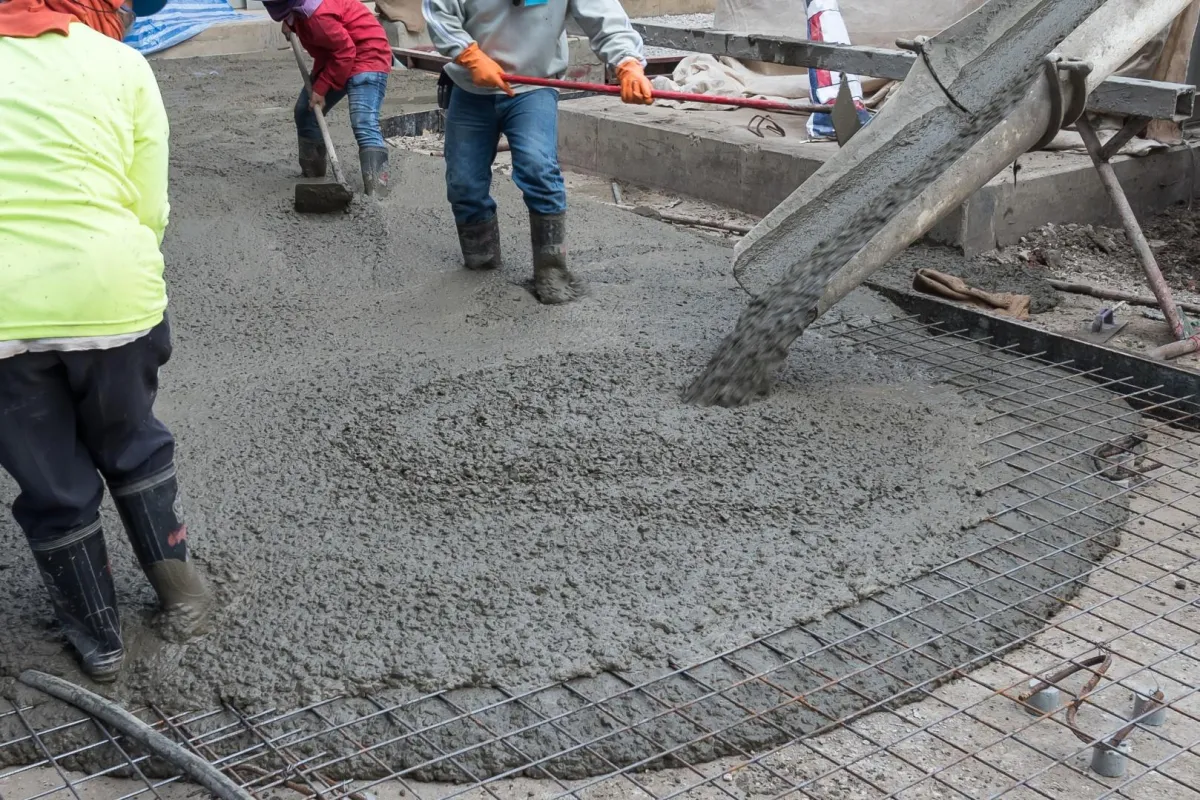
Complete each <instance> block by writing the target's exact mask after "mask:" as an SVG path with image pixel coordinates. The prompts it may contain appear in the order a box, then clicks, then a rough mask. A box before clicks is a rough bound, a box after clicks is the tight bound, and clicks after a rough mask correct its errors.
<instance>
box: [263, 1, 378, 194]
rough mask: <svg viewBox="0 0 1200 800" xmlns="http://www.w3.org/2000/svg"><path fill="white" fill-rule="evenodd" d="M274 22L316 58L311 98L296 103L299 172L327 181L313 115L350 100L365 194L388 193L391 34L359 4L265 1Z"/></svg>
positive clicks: (307, 95) (322, 146) (305, 95)
mask: <svg viewBox="0 0 1200 800" xmlns="http://www.w3.org/2000/svg"><path fill="white" fill-rule="evenodd" d="M263 6H264V7H265V8H266V9H267V13H269V14H270V15H271V19H273V20H275V21H276V22H282V23H283V26H284V29H285V31H289V30H290V31H292V32H294V33H295V34H296V36H298V37H299V39H300V44H301V45H303V46H304V49H305V50H307V51H308V54H309V55H310V56H312V58H313V70H312V93H311V94H310V93H309V91H308V89H303V90H301V92H300V98H299V100H297V101H296V110H295V113H296V133H297V135H298V137H299V146H300V170H301V172H302V173H303V174H304V177H306V178H323V177H324V176H325V163H326V156H327V154H326V152H325V144H324V141H323V140H322V138H321V129H320V127H319V126H318V125H317V117H316V114H314V113H313V109H315V108H320V109H321V110H322V111H326V110H328V109H330V108H333V106H334V105H335V104H336V103H337V102H338V101H339V100H341V99H342V98H343V97H349V98H350V127H351V128H353V129H354V138H355V139H357V140H358V160H359V164H360V165H361V166H362V176H363V189H364V190H365V191H366V193H367V194H369V195H372V194H377V193H379V192H381V191H382V190H384V189H386V188H387V182H388V168H387V166H388V151H387V143H386V142H385V141H384V140H383V132H382V131H380V129H379V110H380V108H381V107H382V106H383V95H384V92H386V91H387V80H388V73H389V72H391V70H392V47H391V44H389V42H388V38H387V33H385V32H384V30H383V25H381V24H380V23H379V20H378V19H376V18H375V15H374V14H372V13H371V12H370V11H368V10H367V7H366V6H365V5H363V3H362V2H361V0H264V2H263Z"/></svg>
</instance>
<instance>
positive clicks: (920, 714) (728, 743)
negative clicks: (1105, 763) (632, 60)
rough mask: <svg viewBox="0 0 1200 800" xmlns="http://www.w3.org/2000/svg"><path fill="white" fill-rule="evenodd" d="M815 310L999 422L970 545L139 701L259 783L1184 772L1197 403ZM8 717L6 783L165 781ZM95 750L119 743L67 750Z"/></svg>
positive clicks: (603, 788)
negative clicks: (157, 702) (278, 685)
mask: <svg viewBox="0 0 1200 800" xmlns="http://www.w3.org/2000/svg"><path fill="white" fill-rule="evenodd" d="M817 333H818V335H826V336H835V337H837V338H839V339H840V340H841V341H843V342H845V343H846V344H847V346H855V347H867V348H870V349H871V350H872V351H873V352H875V353H876V354H877V355H878V356H879V357H881V358H888V359H895V360H900V361H903V362H910V363H912V364H913V365H914V368H915V369H922V370H932V371H934V372H935V373H936V374H937V375H939V376H940V377H941V378H942V379H943V380H945V381H946V382H948V383H949V384H951V385H953V386H954V387H956V389H957V390H958V391H960V392H962V393H964V394H965V395H967V396H968V397H971V398H974V399H976V400H977V401H978V402H979V405H980V409H981V414H982V415H983V417H982V418H983V419H986V420H987V421H989V422H993V423H994V422H997V421H1002V422H1003V423H1004V424H1005V426H1006V427H1005V430H1004V432H1003V433H1002V434H1000V435H996V436H993V437H991V439H989V440H988V441H987V442H986V444H987V445H989V447H990V450H989V453H990V455H988V456H987V457H986V458H985V459H984V461H985V466H986V467H988V468H989V470H990V472H989V473H988V474H989V475H991V474H995V475H996V476H997V479H996V480H995V481H993V482H990V483H989V484H988V487H987V491H986V492H983V495H984V497H983V498H982V499H981V502H984V501H986V500H988V499H989V498H1002V500H1003V502H1002V504H1001V507H1000V508H998V509H997V510H996V511H995V512H994V513H991V514H989V515H987V516H986V517H985V518H984V519H983V520H982V521H981V523H980V526H981V528H983V529H984V530H985V532H986V535H985V536H984V537H982V539H981V541H982V544H981V545H980V546H979V547H977V548H974V549H973V550H971V551H969V552H963V553H961V554H960V555H959V556H958V557H957V558H955V559H953V560H952V561H950V562H948V563H946V564H943V565H942V566H940V567H938V568H937V569H935V570H932V571H931V572H930V573H929V574H928V575H925V576H923V577H921V578H920V579H918V580H914V581H910V582H908V583H907V584H905V585H903V586H901V587H896V588H893V589H888V590H883V591H880V592H876V593H873V594H871V595H870V596H867V597H864V598H863V599H862V601H861V602H859V603H857V604H855V605H854V606H851V607H848V608H844V609H841V610H839V611H837V612H835V613H833V614H831V615H829V617H827V618H826V619H823V620H819V621H816V622H814V623H810V624H806V625H800V626H795V627H792V628H788V629H786V630H782V631H776V632H774V633H772V634H770V635H767V636H763V637H760V638H757V639H754V640H753V641H749V642H747V643H745V644H743V645H741V646H739V647H737V648H735V649H733V650H730V651H728V652H725V653H721V654H718V655H715V656H713V657H711V658H709V659H706V660H704V661H702V662H699V663H695V664H689V665H672V667H671V669H670V670H668V671H666V672H665V673H664V674H660V675H655V676H652V677H649V678H643V677H635V676H623V675H616V674H610V675H605V676H601V677H600V678H597V679H591V680H586V681H584V680H581V681H572V682H568V683H565V684H554V685H551V686H545V687H539V688H536V689H532V690H525V691H515V690H507V689H504V688H499V687H498V688H494V689H490V690H478V691H475V692H473V693H467V694H463V693H459V692H437V693H433V694H430V695H426V696H423V697H419V698H411V697H410V698H398V697H393V696H382V695H381V696H378V697H373V698H367V699H361V698H359V699H348V698H333V699H330V700H326V701H323V702H321V703H316V704H313V705H311V706H308V707H305V708H302V709H294V710H290V711H286V712H275V711H266V712H260V713H256V714H253V715H250V714H246V713H244V712H243V711H241V710H239V709H236V708H232V707H229V706H226V707H223V708H221V709H216V710H211V711H208V712H205V713H203V714H193V715H179V716H168V715H166V714H164V713H163V712H162V711H161V710H159V709H147V710H144V711H143V712H142V716H143V718H145V719H147V720H148V721H151V722H152V723H153V724H156V725H157V726H158V727H159V728H160V729H162V730H163V731H164V732H165V733H168V734H169V735H173V736H175V737H176V738H177V739H178V740H179V741H182V742H186V743H187V744H188V746H190V747H192V748H193V750H194V751H195V752H197V753H198V754H200V755H202V756H203V757H205V758H207V759H209V760H210V761H213V762H214V763H220V764H221V765H222V766H223V767H224V768H225V769H226V770H227V772H228V773H229V774H230V775H231V776H233V777H234V778H235V779H237V780H238V781H239V782H241V783H243V784H244V785H246V786H247V788H249V789H250V790H251V791H253V792H256V793H260V794H261V793H263V792H264V791H266V790H275V789H278V790H286V791H290V792H293V793H296V794H300V795H306V796H317V797H329V798H341V797H360V798H361V797H366V796H367V794H366V793H367V792H372V793H378V794H379V795H380V796H381V797H382V796H389V797H390V796H400V792H401V791H403V792H405V793H406V796H410V797H420V798H426V797H429V798H432V797H439V798H450V797H471V798H475V797H480V798H497V799H498V798H509V797H526V796H539V797H577V798H581V799H582V798H597V800H599V799H600V798H613V797H630V796H644V797H655V798H660V799H661V800H666V798H675V797H687V798H709V797H713V798H721V797H724V798H746V797H754V798H759V797H763V798H766V797H812V798H826V797H846V798H860V797H861V798H891V797H897V798H934V797H963V798H983V797H1006V798H1018V797H1019V798H1025V797H1030V798H1033V797H1038V798H1076V797H1077V798H1081V799H1082V798H1103V797H1110V796H1121V797H1129V798H1135V797H1136V798H1140V797H1150V796H1153V797H1155V798H1172V797H1175V796H1178V797H1195V796H1200V761H1198V759H1200V756H1197V753H1196V752H1194V751H1196V750H1197V747H1198V746H1200V698H1198V697H1197V696H1196V692H1197V690H1196V689H1195V688H1193V687H1197V686H1200V682H1198V680H1200V651H1198V650H1197V647H1198V645H1197V642H1198V641H1200V637H1198V632H1200V608H1198V607H1197V606H1196V603H1195V598H1196V593H1195V586H1196V582H1197V581H1200V573H1198V571H1197V568H1196V566H1195V564H1196V559H1197V555H1198V554H1200V533H1198V532H1197V526H1198V525H1200V498H1198V497H1197V493H1198V492H1200V458H1198V455H1200V404H1197V403H1196V402H1194V398H1192V397H1183V398H1180V397H1172V396H1168V395H1166V394H1164V393H1162V392H1161V391H1160V389H1161V388H1162V387H1153V386H1151V387H1146V386H1138V385H1135V383H1134V382H1133V380H1132V379H1131V378H1128V377H1117V378H1113V377H1101V376H1099V375H1098V374H1096V373H1095V371H1082V370H1078V369H1075V368H1074V367H1073V366H1072V364H1071V363H1070V362H1068V361H1059V362H1051V361H1049V360H1047V359H1045V358H1044V355H1045V354H1039V353H1034V354H1018V353H1015V352H1013V348H1000V347H996V346H994V345H992V344H991V343H990V342H989V341H988V340H972V339H969V338H966V337H965V336H964V334H965V333H966V331H964V330H948V329H945V328H944V327H943V326H940V325H937V324H934V325H925V324H922V323H921V322H920V321H918V320H917V319H916V318H904V319H897V320H888V321H884V322H880V323H875V324H872V325H869V326H865V327H850V326H844V325H843V326H831V327H826V328H823V329H821V330H820V331H819V332H817ZM982 455H983V454H982V453H981V456H982ZM1104 656H1108V658H1107V659H1105V658H1104ZM1072 665H1075V668H1076V671H1075V673H1074V674H1073V675H1071V676H1069V677H1067V678H1063V679H1062V680H1061V681H1059V682H1058V683H1057V684H1056V688H1057V689H1058V690H1059V691H1060V693H1061V697H1062V700H1063V702H1062V705H1061V706H1060V707H1058V708H1057V709H1056V710H1054V711H1053V712H1052V713H1049V714H1041V715H1034V714H1031V713H1029V712H1028V710H1027V707H1026V706H1024V705H1023V704H1022V703H1021V701H1020V700H1019V699H1018V698H1019V697H1020V696H1021V695H1023V694H1024V693H1026V692H1028V690H1029V689H1030V681H1031V679H1033V678H1036V677H1045V676H1049V675H1052V674H1053V673H1056V672H1061V671H1062V670H1063V668H1064V667H1071V666H1072ZM1131 687H1132V688H1137V689H1138V690H1139V691H1142V692H1146V693H1152V692H1153V691H1154V690H1156V689H1158V690H1161V691H1162V693H1163V694H1162V701H1161V705H1162V706H1165V708H1166V709H1167V721H1166V724H1164V725H1162V726H1151V725H1146V724H1134V725H1131V724H1130V716H1131V712H1132V700H1131ZM1068 704H1073V705H1074V708H1073V709H1071V708H1070V706H1069V705H1068ZM1068 711H1070V712H1071V713H1068ZM1152 711H1153V708H1152V709H1151V712H1147V713H1146V714H1143V718H1142V719H1141V720H1135V722H1140V723H1144V722H1145V721H1146V719H1148V718H1149V714H1150V713H1152ZM29 713H30V710H29V709H28V708H24V709H22V708H14V709H10V710H7V711H5V710H2V709H0V717H2V716H4V715H10V716H11V715H17V716H22V715H23V716H24V717H26V718H27V717H28V715H29ZM25 730H26V731H27V733H26V735H24V736H23V737H21V738H20V739H18V740H14V741H9V742H0V763H6V762H7V761H11V759H6V758H5V754H6V751H13V750H15V749H17V748H22V752H24V753H27V754H28V755H29V757H28V759H27V764H28V765H27V766H24V767H8V768H0V796H3V797H4V798H6V800H7V798H10V797H11V798H13V800H33V798H39V799H40V798H42V797H50V796H56V797H57V796H62V797H71V796H74V797H77V798H82V797H105V798H109V797H122V798H125V797H135V796H144V795H157V796H166V794H164V793H169V792H170V791H172V790H176V789H177V788H178V787H177V786H173V785H172V784H174V783H176V780H177V779H175V778H174V777H172V773H171V772H170V770H169V769H168V768H166V767H165V765H162V764H159V763H157V762H154V761H152V760H150V759H148V758H146V757H145V756H144V755H143V754H141V753H139V752H138V751H137V750H136V748H135V747H132V746H131V745H129V744H128V743H126V742H124V741H123V740H122V739H121V738H120V737H119V736H113V735H112V734H111V733H110V732H108V731H105V730H103V729H101V728H99V726H97V725H96V723H94V722H92V721H90V720H80V721H78V722H76V723H73V724H72V725H70V726H57V727H55V728H51V729H47V730H37V729H36V726H35V725H33V724H27V725H25ZM82 731H87V734H88V742H87V743H86V744H84V745H80V744H78V742H79V741H80V735H81V732H82ZM1121 738H1123V739H1124V740H1125V741H1126V742H1127V743H1128V744H1129V745H1131V746H1132V748H1131V750H1130V751H1129V752H1128V753H1127V754H1123V757H1122V759H1121V760H1123V762H1124V775H1123V776H1122V777H1114V778H1106V777H1102V776H1100V775H1098V774H1097V773H1095V772H1094V771H1092V770H1091V769H1090V768H1089V762H1090V760H1091V757H1092V754H1093V751H1094V750H1095V749H1096V745H1097V744H1100V746H1101V747H1103V746H1104V745H1103V743H1105V742H1107V743H1110V744H1115V743H1116V740H1117V739H1121ZM84 751H86V752H89V753H93V754H94V753H96V752H103V753H105V758H106V759H107V760H108V762H109V763H110V764H111V766H110V767H109V768H107V769H103V770H95V769H92V770H89V771H88V772H87V773H86V774H84V773H74V772H72V771H71V766H72V764H74V763H75V759H76V757H77V756H79V755H80V754H81V752H84ZM32 776H37V778H36V781H35V782H36V783H37V786H35V787H33V791H28V790H27V787H28V786H29V784H30V780H31V779H32ZM112 776H120V777H121V778H122V779H123V780H122V781H120V782H111V780H110V779H111V777H112ZM22 779H26V780H25V782H24V783H18V781H21V780H22ZM110 783H111V786H110ZM14 785H17V786H20V787H22V789H21V790H22V792H24V793H22V794H17V793H14V791H13V790H11V789H7V788H6V787H10V786H14ZM110 790H111V791H110ZM97 791H101V793H99V794H97V793H96V792H97ZM103 791H110V793H109V794H104V793H103Z"/></svg>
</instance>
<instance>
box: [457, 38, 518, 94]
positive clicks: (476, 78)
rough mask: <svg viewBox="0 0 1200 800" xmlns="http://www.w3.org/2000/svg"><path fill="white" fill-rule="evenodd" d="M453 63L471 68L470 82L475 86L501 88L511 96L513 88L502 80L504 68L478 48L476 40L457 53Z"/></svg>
mask: <svg viewBox="0 0 1200 800" xmlns="http://www.w3.org/2000/svg"><path fill="white" fill-rule="evenodd" d="M454 63H456V64H461V65H463V66H464V67H466V68H467V69H469V70H471V82H472V83H474V84H475V85H476V86H479V87H483V88H487V89H502V90H503V91H504V93H505V94H507V95H508V96H509V97H512V95H513V90H512V87H511V86H509V85H508V81H506V80H504V70H502V69H501V68H500V65H499V64H497V63H496V62H495V61H493V60H492V59H491V57H490V56H488V54H487V53H485V52H483V51H482V50H480V49H479V44H478V43H477V42H471V44H470V45H469V46H468V47H467V49H466V50H463V51H462V52H461V53H459V54H458V58H456V59H454Z"/></svg>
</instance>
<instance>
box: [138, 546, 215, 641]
mask: <svg viewBox="0 0 1200 800" xmlns="http://www.w3.org/2000/svg"><path fill="white" fill-rule="evenodd" d="M146 577H147V578H148V579H149V580H150V585H151V586H153V587H154V591H155V592H156V593H157V594H158V599H159V604H160V606H161V612H160V614H159V617H158V620H157V623H158V628H159V633H161V634H162V636H163V638H164V639H167V640H168V641H173V642H183V641H186V640H188V639H192V638H195V637H197V636H203V635H204V634H206V633H209V632H211V630H212V613H213V609H214V605H215V603H214V601H213V595H212V591H211V590H210V589H209V587H208V584H207V583H206V582H205V580H204V578H203V577H202V576H201V575H200V572H199V570H197V569H196V566H195V562H194V561H176V560H174V559H172V560H169V561H159V562H158V563H157V564H151V565H150V566H149V567H147V568H146Z"/></svg>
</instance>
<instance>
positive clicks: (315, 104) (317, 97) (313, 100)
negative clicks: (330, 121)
mask: <svg viewBox="0 0 1200 800" xmlns="http://www.w3.org/2000/svg"><path fill="white" fill-rule="evenodd" d="M308 107H309V108H311V109H312V110H313V111H316V110H317V109H320V110H321V111H324V110H325V95H323V94H317V93H316V92H310V93H309V95H308Z"/></svg>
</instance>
